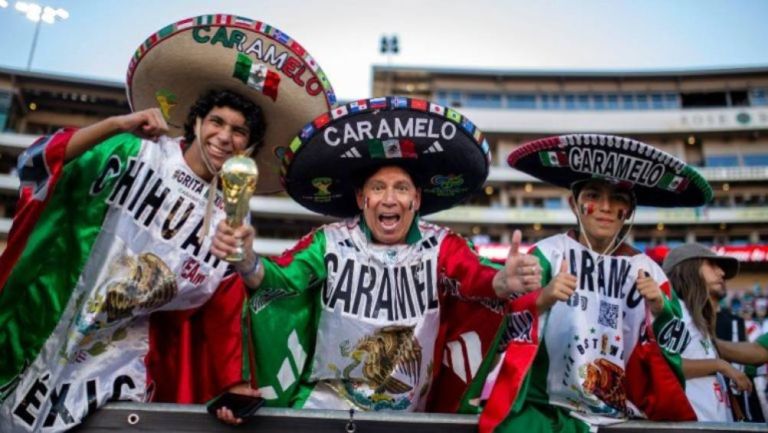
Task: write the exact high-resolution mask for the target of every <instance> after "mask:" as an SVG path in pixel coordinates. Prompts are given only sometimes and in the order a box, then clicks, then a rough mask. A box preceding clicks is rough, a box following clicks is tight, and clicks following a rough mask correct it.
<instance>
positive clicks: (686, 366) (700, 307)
mask: <svg viewBox="0 0 768 433" xmlns="http://www.w3.org/2000/svg"><path fill="white" fill-rule="evenodd" d="M663 268H664V272H665V273H666V274H667V276H668V277H669V282H670V284H671V285H672V288H673V289H674V290H675V292H676V293H677V294H678V295H679V297H680V299H681V300H682V301H683V306H684V308H683V310H682V313H683V316H682V320H683V323H685V327H686V330H687V335H686V336H685V342H686V344H685V346H684V347H683V348H682V351H681V356H682V358H683V364H682V368H683V373H684V374H685V378H686V383H685V393H686V395H687V396H688V399H689V401H690V402H691V405H692V406H693V409H694V410H695V411H696V417H697V418H698V420H699V421H720V422H727V421H733V420H734V419H739V418H741V419H743V416H744V414H743V413H741V408H739V409H738V413H737V414H738V417H734V413H733V412H732V410H734V409H735V407H733V406H732V403H733V404H738V402H734V401H733V399H731V398H729V396H730V395H731V393H730V388H729V386H728V384H727V382H726V381H724V380H723V379H724V377H725V378H728V379H730V380H731V384H732V386H733V387H734V388H735V389H736V390H737V391H748V392H751V391H752V382H751V380H750V378H749V377H748V376H747V375H746V374H744V372H742V371H741V370H739V369H737V368H736V367H734V366H733V365H731V362H738V363H742V364H760V363H765V362H766V361H768V335H763V336H761V337H759V338H758V339H757V342H756V343H746V342H745V343H734V342H727V341H724V340H718V339H716V336H715V322H716V306H715V305H714V303H715V302H716V299H718V298H719V296H718V294H721V293H724V292H725V281H726V280H728V279H731V278H733V277H734V276H736V274H737V273H738V271H739V262H738V260H736V259H735V258H733V257H725V256H719V255H717V254H715V253H714V252H712V250H710V249H709V248H707V247H705V246H703V245H700V244H685V245H681V246H679V247H677V248H674V249H672V250H670V251H669V254H668V255H667V257H666V258H665V259H664V264H663ZM715 343H716V346H715Z"/></svg>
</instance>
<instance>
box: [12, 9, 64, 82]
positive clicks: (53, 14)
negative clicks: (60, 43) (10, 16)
mask: <svg viewBox="0 0 768 433" xmlns="http://www.w3.org/2000/svg"><path fill="white" fill-rule="evenodd" d="M0 1H5V0H0ZM15 7H16V10H17V11H19V12H21V13H23V14H24V15H25V16H26V17H27V19H28V20H30V21H32V22H33V23H36V24H35V35H34V36H33V37H32V47H31V48H30V50H29V58H28V59H27V71H29V70H30V68H31V67H32V59H33V58H34V57H35V48H36V47H37V36H38V35H39V34H40V25H41V24H42V23H44V22H45V23H48V24H53V23H54V22H56V18H59V19H61V20H65V19H67V18H69V12H67V11H66V10H64V9H61V8H60V9H54V8H52V7H50V6H40V5H39V4H37V3H30V2H16V6H15Z"/></svg>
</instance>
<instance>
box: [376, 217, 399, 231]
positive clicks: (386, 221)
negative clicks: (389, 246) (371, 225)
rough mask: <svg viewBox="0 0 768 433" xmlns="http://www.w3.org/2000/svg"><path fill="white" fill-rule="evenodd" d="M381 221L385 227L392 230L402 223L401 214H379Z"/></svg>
mask: <svg viewBox="0 0 768 433" xmlns="http://www.w3.org/2000/svg"><path fill="white" fill-rule="evenodd" d="M379 223H380V224H381V227H382V228H384V229H388V230H392V229H394V228H395V227H397V224H398V223H400V215H399V214H396V213H383V214H380V215H379Z"/></svg>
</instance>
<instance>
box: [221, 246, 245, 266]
mask: <svg viewBox="0 0 768 433" xmlns="http://www.w3.org/2000/svg"><path fill="white" fill-rule="evenodd" d="M224 260H226V261H228V262H229V263H237V262H242V261H243V260H245V252H244V251H243V249H242V248H238V249H237V251H235V252H233V253H229V254H227V256H226V257H224Z"/></svg>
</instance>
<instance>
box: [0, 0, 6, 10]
mask: <svg viewBox="0 0 768 433" xmlns="http://www.w3.org/2000/svg"><path fill="white" fill-rule="evenodd" d="M7 7H8V2H7V1H5V0H0V8H3V9H5V8H7Z"/></svg>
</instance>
